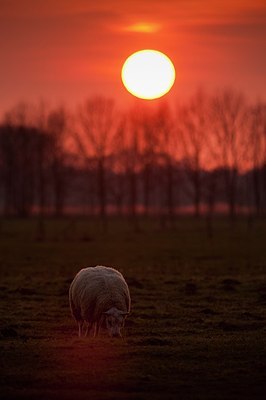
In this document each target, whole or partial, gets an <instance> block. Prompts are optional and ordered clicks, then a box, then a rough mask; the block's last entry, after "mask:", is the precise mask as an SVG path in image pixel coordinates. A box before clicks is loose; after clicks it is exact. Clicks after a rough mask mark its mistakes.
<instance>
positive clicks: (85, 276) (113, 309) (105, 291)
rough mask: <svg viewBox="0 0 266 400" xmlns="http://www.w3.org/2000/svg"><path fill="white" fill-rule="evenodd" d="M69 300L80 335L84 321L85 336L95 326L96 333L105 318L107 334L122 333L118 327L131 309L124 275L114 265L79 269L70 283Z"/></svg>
mask: <svg viewBox="0 0 266 400" xmlns="http://www.w3.org/2000/svg"><path fill="white" fill-rule="evenodd" d="M69 303H70V309H71V312H72V315H73V317H74V318H75V320H76V321H77V323H78V335H79V336H81V333H82V327H83V324H84V322H85V321H86V322H87V329H86V332H85V336H87V335H88V334H89V332H90V330H91V329H92V328H94V337H95V336H97V335H98V333H99V329H100V326H101V325H102V324H103V322H104V320H105V323H106V328H107V330H108V333H109V336H111V337H115V336H116V337H118V336H119V337H121V332H120V329H121V328H122V327H123V326H124V322H125V318H126V316H127V315H128V314H129V312H130V303H131V300H130V294H129V289H128V285H127V283H126V281H125V279H124V277H123V275H122V274H121V273H120V272H118V271H117V270H115V269H114V268H109V267H104V266H96V267H88V268H84V269H82V270H80V271H79V272H78V273H77V275H76V276H75V278H74V279H73V281H72V283H71V285H70V288H69Z"/></svg>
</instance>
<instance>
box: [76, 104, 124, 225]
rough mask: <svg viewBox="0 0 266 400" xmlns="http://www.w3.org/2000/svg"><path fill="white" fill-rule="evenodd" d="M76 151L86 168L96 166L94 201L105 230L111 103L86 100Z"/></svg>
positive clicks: (80, 115) (112, 135) (112, 133)
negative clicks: (82, 158)
mask: <svg viewBox="0 0 266 400" xmlns="http://www.w3.org/2000/svg"><path fill="white" fill-rule="evenodd" d="M78 119H79V130H78V131H77V132H76V133H75V138H76V141H77V144H78V148H79V150H80V151H81V154H82V155H83V157H84V159H85V160H86V163H87V165H89V164H90V163H91V160H95V163H96V176H97V178H96V179H97V198H98V204H99V215H100V217H101V220H102V224H103V227H104V228H106V227H107V179H106V173H107V162H108V159H109V157H110V156H111V153H112V151H113V149H114V140H115V135H116V129H115V124H116V122H117V115H116V112H115V107H114V101H113V100H111V99H107V98H103V97H93V98H90V99H88V100H87V101H86V102H85V103H84V104H83V105H82V106H80V107H79V112H78Z"/></svg>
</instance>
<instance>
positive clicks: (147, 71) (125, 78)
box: [121, 50, 175, 100]
mask: <svg viewBox="0 0 266 400" xmlns="http://www.w3.org/2000/svg"><path fill="white" fill-rule="evenodd" d="M121 77H122V82H123V84H124V86H125V87H126V89H127V90H128V91H129V92H130V93H131V94H133V95H134V96H136V97H139V98H141V99H146V100H151V99H157V98H159V97H162V96H163V95H165V94H166V93H168V92H169V90H170V89H171V88H172V86H173V84H174V81H175V67H174V65H173V63H172V61H171V60H170V58H169V57H167V56H166V55H165V54H164V53H162V52H160V51H157V50H140V51H137V52H136V53H133V54H131V55H130V56H129V57H128V58H127V59H126V61H125V63H124V65H123V67H122V71H121Z"/></svg>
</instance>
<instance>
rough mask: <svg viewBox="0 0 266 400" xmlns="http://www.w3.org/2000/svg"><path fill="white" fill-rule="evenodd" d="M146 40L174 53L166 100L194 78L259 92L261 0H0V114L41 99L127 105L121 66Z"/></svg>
mask: <svg viewBox="0 0 266 400" xmlns="http://www.w3.org/2000/svg"><path fill="white" fill-rule="evenodd" d="M143 48H154V49H157V50H161V51H163V52H165V53H166V54H167V55H168V56H169V57H170V58H171V59H172V60H173V62H174V64H175V66H176V70H177V80H176V83H175V85H174V88H173V90H172V91H171V93H170V94H168V95H167V96H166V98H168V99H169V100H172V99H175V98H176V97H177V96H178V97H179V98H180V97H186V96H187V95H189V94H190V93H193V92H194V91H195V90H196V88H197V87H198V86H202V87H204V88H206V89H207V90H211V91H212V90H215V89H216V88H221V87H224V86H233V87H235V88H237V89H240V90H243V91H244V92H245V93H246V94H247V95H248V96H251V97H252V98H254V97H255V98H256V97H257V96H260V97H263V98H265V94H266V77H265V71H266V3H265V0H251V1H250V0H249V1H245V0H242V1H238V0H234V1H232V0H231V1H228V0H223V1H222V0H210V1H207V0H201V1H200V0H153V1H150V0H98V1H97V0H93V1H92V0H56V1H55V0H0V114H2V112H4V111H5V110H6V109H8V108H9V107H10V106H13V105H14V104H15V103H16V102H18V101H19V100H22V99H24V100H30V101H35V100H38V99H40V97H42V98H43V99H47V100H48V101H50V102H51V103H52V104H54V103H57V102H61V101H64V102H65V103H66V104H69V105H70V106H73V105H75V104H77V103H79V102H81V101H83V100H84V99H85V98H86V97H88V96H90V95H93V94H103V95H107V96H112V97H113V98H114V99H115V100H116V101H117V102H118V104H128V103H130V102H132V101H133V98H132V95H130V94H128V93H127V92H126V90H125V89H124V88H123V86H122V83H121V79H120V70H121V67H122V64H123V62H124V60H125V59H126V58H127V56H128V55H129V54H131V53H132V52H134V51H137V50H140V49H143Z"/></svg>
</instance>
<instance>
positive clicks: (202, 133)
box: [176, 91, 209, 217]
mask: <svg viewBox="0 0 266 400" xmlns="http://www.w3.org/2000/svg"><path fill="white" fill-rule="evenodd" d="M208 108H209V104H208V98H207V96H206V94H205V93H204V92H202V91H198V92H197V93H196V94H195V96H193V97H192V98H191V99H190V100H189V102H188V103H187V104H185V105H183V106H180V107H179V108H178V111H177V122H176V123H177V133H178V137H179V139H180V143H181V145H182V150H183V151H182V153H183V156H184V159H183V162H184V164H185V167H186V172H187V176H188V178H189V183H190V185H189V188H190V187H191V189H192V193H191V197H192V199H193V204H194V215H195V217H199V215H200V205H201V202H202V199H203V183H204V182H203V179H204V178H203V177H204V174H203V172H204V167H205V168H206V159H207V153H208V151H207V148H208V145H207V143H208V133H209V132H208V127H209V114H208Z"/></svg>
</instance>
